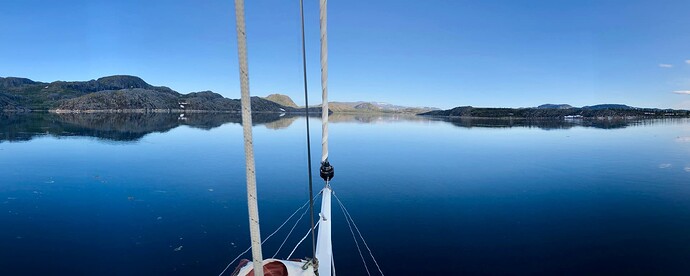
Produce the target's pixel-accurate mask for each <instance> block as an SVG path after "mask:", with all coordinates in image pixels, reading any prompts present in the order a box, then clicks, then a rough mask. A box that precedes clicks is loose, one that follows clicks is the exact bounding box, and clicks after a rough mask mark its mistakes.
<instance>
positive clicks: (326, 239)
mask: <svg viewBox="0 0 690 276" xmlns="http://www.w3.org/2000/svg"><path fill="white" fill-rule="evenodd" d="M327 7H328V0H321V1H320V2H319V23H320V25H319V26H320V29H321V120H322V124H321V132H322V134H321V135H322V136H321V177H323V178H324V180H325V181H326V187H325V188H323V194H322V196H321V213H320V214H319V217H320V220H319V236H318V241H317V242H316V259H317V260H318V262H319V266H318V272H319V276H331V274H332V267H333V266H332V265H333V263H332V261H333V244H332V242H331V193H332V191H331V187H330V185H329V184H328V181H329V180H330V179H331V178H332V177H333V167H331V165H330V164H329V163H328V32H327V29H326V25H327V24H326V23H327V21H328V20H327V13H326V11H327V9H328V8H327ZM324 170H325V171H324ZM324 172H326V174H324Z"/></svg>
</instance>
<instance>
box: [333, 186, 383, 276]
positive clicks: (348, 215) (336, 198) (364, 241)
mask: <svg viewBox="0 0 690 276" xmlns="http://www.w3.org/2000/svg"><path fill="white" fill-rule="evenodd" d="M333 197H335V200H336V201H338V204H339V205H340V208H341V209H343V212H344V213H345V214H346V216H347V218H349V220H350V221H351V222H352V225H353V226H354V227H355V230H357V234H359V237H360V238H361V239H362V242H363V243H364V246H365V247H366V248H367V250H368V251H369V256H371V259H372V260H373V261H374V264H375V265H376V269H378V270H379V273H381V275H382V276H383V271H381V267H380V266H379V263H378V262H377V261H376V258H374V254H373V253H372V252H371V249H370V248H369V245H368V244H367V241H366V240H364V236H362V232H360V231H359V228H358V227H357V224H355V220H354V219H352V216H351V215H350V212H348V211H347V208H345V205H344V204H343V202H342V201H340V199H339V198H338V196H336V195H335V193H334V194H333ZM358 249H359V248H358Z"/></svg>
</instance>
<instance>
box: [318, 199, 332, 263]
mask: <svg viewBox="0 0 690 276" xmlns="http://www.w3.org/2000/svg"><path fill="white" fill-rule="evenodd" d="M331 193H332V191H331V187H328V186H326V187H325V188H323V191H322V195H321V213H320V214H319V217H321V218H320V219H319V236H318V237H317V241H316V259H317V260H319V276H331V274H332V273H331V269H332V261H333V244H332V243H331Z"/></svg>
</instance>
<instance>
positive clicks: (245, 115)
mask: <svg viewBox="0 0 690 276" xmlns="http://www.w3.org/2000/svg"><path fill="white" fill-rule="evenodd" d="M235 20H236V21H237V54H238V59H239V63H240V89H241V91H242V100H241V101H242V129H243V131H244V154H245V162H246V168H247V171H246V173H247V207H248V209H249V232H250V235H251V240H252V259H253V264H254V275H264V267H263V265H262V261H263V256H261V232H260V231H259V207H258V203H257V200H256V198H257V195H256V172H255V171H254V148H253V146H252V108H251V97H250V95H249V72H248V71H249V69H248V65H247V34H246V33H245V24H244V0H235Z"/></svg>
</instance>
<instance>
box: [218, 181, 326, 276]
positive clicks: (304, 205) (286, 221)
mask: <svg viewBox="0 0 690 276" xmlns="http://www.w3.org/2000/svg"><path fill="white" fill-rule="evenodd" d="M319 194H321V193H319ZM317 196H318V195H317ZM307 204H309V201H307V202H306V203H304V204H303V205H302V207H299V208H297V210H295V212H294V213H292V215H290V216H289V217H288V218H287V219H286V220H285V221H284V222H283V223H282V224H281V225H280V226H278V229H276V230H275V231H273V233H271V234H270V235H268V237H266V239H265V240H264V241H262V242H261V244H262V245H263V244H264V243H265V242H266V241H268V240H269V239H270V238H271V237H273V235H275V234H276V233H278V231H280V229H281V228H283V226H285V224H287V223H288V221H290V220H291V219H292V217H294V216H295V215H296V214H297V212H299V211H300V210H302V209H304V207H306V206H307ZM250 249H252V247H251V246H250V247H248V248H247V250H245V251H242V253H240V254H239V255H237V257H235V259H233V260H232V261H230V263H228V265H227V266H225V269H223V272H221V273H220V274H218V276H222V275H223V273H225V271H227V270H228V268H230V266H231V265H232V264H234V263H235V261H237V259H239V258H240V257H242V255H244V254H245V253H247V252H248V251H249V250H250Z"/></svg>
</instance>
